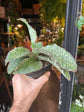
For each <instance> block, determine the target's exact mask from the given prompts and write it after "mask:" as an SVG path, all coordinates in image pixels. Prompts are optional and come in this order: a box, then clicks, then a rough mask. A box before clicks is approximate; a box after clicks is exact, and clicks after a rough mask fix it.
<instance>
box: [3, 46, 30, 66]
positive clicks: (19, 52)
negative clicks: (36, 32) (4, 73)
mask: <svg viewBox="0 0 84 112" xmlns="http://www.w3.org/2000/svg"><path fill="white" fill-rule="evenodd" d="M30 54H31V52H30V51H29V50H28V49H26V48H24V47H17V48H14V49H13V50H11V51H10V52H8V54H7V57H6V59H5V64H7V63H8V62H10V61H11V60H15V59H17V58H19V57H22V56H25V55H30Z"/></svg>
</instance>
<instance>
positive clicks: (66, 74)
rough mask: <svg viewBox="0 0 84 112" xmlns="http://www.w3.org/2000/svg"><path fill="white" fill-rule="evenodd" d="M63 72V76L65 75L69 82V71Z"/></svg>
mask: <svg viewBox="0 0 84 112" xmlns="http://www.w3.org/2000/svg"><path fill="white" fill-rule="evenodd" d="M63 72H64V74H65V75H64V76H65V78H66V79H68V80H69V81H70V74H69V71H67V70H65V69H63Z"/></svg>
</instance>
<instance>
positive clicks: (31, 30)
mask: <svg viewBox="0 0 84 112" xmlns="http://www.w3.org/2000/svg"><path fill="white" fill-rule="evenodd" d="M17 20H20V21H22V22H23V23H25V24H26V26H27V28H28V31H29V34H30V38H31V43H32V44H33V43H35V41H36V39H37V33H36V31H35V30H34V29H33V28H32V26H30V25H29V24H28V22H27V20H26V19H24V18H19V19H17Z"/></svg>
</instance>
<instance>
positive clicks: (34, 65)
mask: <svg viewBox="0 0 84 112" xmlns="http://www.w3.org/2000/svg"><path fill="white" fill-rule="evenodd" d="M41 68H42V62H41V61H38V60H37V58H35V57H31V58H28V59H24V60H23V61H22V62H21V63H20V65H19V66H18V67H17V69H16V71H15V72H13V74H17V73H18V74H27V73H30V72H34V71H38V70H40V69H41Z"/></svg>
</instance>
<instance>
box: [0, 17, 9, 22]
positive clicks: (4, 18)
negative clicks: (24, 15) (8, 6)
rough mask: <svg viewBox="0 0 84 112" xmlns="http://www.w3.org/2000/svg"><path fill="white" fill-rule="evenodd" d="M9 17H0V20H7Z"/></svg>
mask: <svg viewBox="0 0 84 112" xmlns="http://www.w3.org/2000/svg"><path fill="white" fill-rule="evenodd" d="M8 20H9V18H8V17H5V18H0V21H8Z"/></svg>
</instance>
